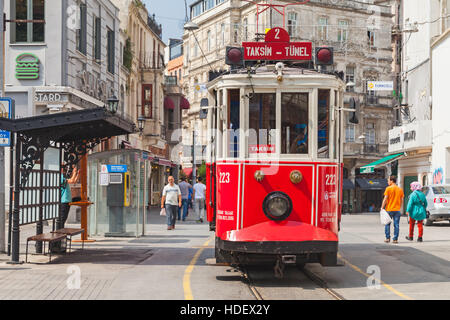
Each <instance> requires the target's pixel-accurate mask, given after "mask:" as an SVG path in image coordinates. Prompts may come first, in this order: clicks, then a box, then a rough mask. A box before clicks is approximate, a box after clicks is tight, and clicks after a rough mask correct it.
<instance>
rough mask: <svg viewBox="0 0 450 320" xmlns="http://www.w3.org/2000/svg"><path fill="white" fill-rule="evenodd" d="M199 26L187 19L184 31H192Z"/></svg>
mask: <svg viewBox="0 0 450 320" xmlns="http://www.w3.org/2000/svg"><path fill="white" fill-rule="evenodd" d="M199 28H200V27H199V26H198V25H197V24H196V23H194V22H192V21H188V22H187V23H186V24H185V25H184V30H186V31H194V30H198V29H199Z"/></svg>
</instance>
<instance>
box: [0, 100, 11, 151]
mask: <svg viewBox="0 0 450 320" xmlns="http://www.w3.org/2000/svg"><path fill="white" fill-rule="evenodd" d="M11 105H12V100H11V99H10V98H0V118H6V119H11ZM10 144H11V133H10V132H9V131H5V130H0V147H9V146H10Z"/></svg>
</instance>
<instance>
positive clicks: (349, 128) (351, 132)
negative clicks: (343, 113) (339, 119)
mask: <svg viewBox="0 0 450 320" xmlns="http://www.w3.org/2000/svg"><path fill="white" fill-rule="evenodd" d="M351 117H352V114H351V113H349V114H348V115H347V124H346V126H345V142H355V127H356V126H355V124H353V123H351V122H350V119H351Z"/></svg>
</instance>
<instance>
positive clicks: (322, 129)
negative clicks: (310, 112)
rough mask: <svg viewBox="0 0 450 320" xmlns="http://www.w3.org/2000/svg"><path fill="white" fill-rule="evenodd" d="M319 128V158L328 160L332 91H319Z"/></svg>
mask: <svg viewBox="0 0 450 320" xmlns="http://www.w3.org/2000/svg"><path fill="white" fill-rule="evenodd" d="M317 109H318V119H317V120H318V121H317V123H318V127H317V130H318V131H317V142H318V146H317V155H318V157H319V158H328V156H329V138H330V121H329V112H330V90H319V99H318V106H317Z"/></svg>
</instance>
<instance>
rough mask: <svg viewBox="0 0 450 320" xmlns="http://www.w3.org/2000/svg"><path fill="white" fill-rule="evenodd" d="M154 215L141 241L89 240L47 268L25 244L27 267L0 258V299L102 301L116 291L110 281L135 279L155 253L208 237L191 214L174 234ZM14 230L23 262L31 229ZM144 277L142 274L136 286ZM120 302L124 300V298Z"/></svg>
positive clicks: (204, 226) (55, 257)
mask: <svg viewBox="0 0 450 320" xmlns="http://www.w3.org/2000/svg"><path fill="white" fill-rule="evenodd" d="M159 211H160V209H159V208H152V209H151V210H149V213H148V216H147V222H148V224H147V225H146V230H147V234H146V235H145V236H143V237H140V238H109V237H108V238H105V237H93V238H92V237H90V239H93V240H95V242H93V243H85V247H84V248H85V249H84V250H81V243H75V242H73V243H72V253H67V254H65V255H56V254H55V255H53V254H52V262H51V263H50V264H49V263H48V256H44V255H36V254H30V252H31V253H33V252H35V248H34V242H30V245H29V254H28V261H29V262H32V263H27V264H25V263H24V264H20V265H10V264H7V263H6V262H7V261H10V259H11V257H8V256H7V255H6V254H0V300H8V299H25V300H28V299H37V300H52V299H56V300H61V299H71V300H79V299H82V300H83V299H89V300H91V299H107V298H108V297H110V296H111V291H117V290H115V289H114V290H112V288H113V287H116V286H117V285H115V282H117V281H119V282H122V281H123V280H122V278H123V276H124V275H126V277H129V275H130V274H132V275H133V276H134V277H136V274H135V272H134V271H133V268H135V267H136V266H139V265H141V264H143V263H144V262H145V261H146V260H148V259H150V258H151V257H152V256H153V254H154V253H155V252H157V251H159V250H164V249H167V250H170V249H173V247H178V248H183V249H184V248H186V246H188V247H189V248H191V247H192V246H198V245H201V244H202V243H203V242H204V241H205V240H204V239H207V238H208V237H210V236H211V233H210V232H209V226H208V223H203V224H198V223H196V222H195V218H194V217H192V215H193V210H191V212H190V214H189V216H188V218H187V220H186V221H183V222H182V221H177V224H176V229H175V230H170V231H168V230H167V226H166V217H164V216H160V215H159ZM66 226H67V227H79V225H66ZM51 228H52V223H51V222H50V223H49V225H48V226H45V227H44V232H50V231H51ZM20 231H21V232H20V238H21V246H20V261H25V248H26V238H27V237H29V236H31V235H33V234H35V231H36V230H35V225H28V226H22V227H21V230H20ZM75 239H79V236H77V237H75ZM145 278H146V275H145V274H144V275H143V276H142V279H141V281H145ZM134 294H138V292H135V293H134ZM116 298H117V297H116ZM121 298H122V299H128V297H127V296H123V297H121ZM119 299H120V297H119Z"/></svg>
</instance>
